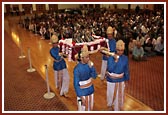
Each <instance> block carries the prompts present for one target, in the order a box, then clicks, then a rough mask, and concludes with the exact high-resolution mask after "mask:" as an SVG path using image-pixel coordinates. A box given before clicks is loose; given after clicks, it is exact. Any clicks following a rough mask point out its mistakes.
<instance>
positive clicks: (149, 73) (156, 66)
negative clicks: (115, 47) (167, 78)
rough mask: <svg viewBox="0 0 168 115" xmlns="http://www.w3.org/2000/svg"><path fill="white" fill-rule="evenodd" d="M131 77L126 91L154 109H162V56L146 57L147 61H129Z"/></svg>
mask: <svg viewBox="0 0 168 115" xmlns="http://www.w3.org/2000/svg"><path fill="white" fill-rule="evenodd" d="M129 66H130V76H131V79H130V80H129V81H128V82H127V88H126V92H127V93H128V94H130V95H131V96H133V97H134V98H136V99H138V100H140V101H141V102H143V103H145V104H146V105H148V106H150V107H151V108H152V109H154V110H156V111H163V110H164V57H163V56H155V57H148V60H147V61H143V62H136V61H133V60H132V59H131V56H130V61H129Z"/></svg>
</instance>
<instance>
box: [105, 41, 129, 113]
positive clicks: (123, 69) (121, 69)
mask: <svg viewBox="0 0 168 115" xmlns="http://www.w3.org/2000/svg"><path fill="white" fill-rule="evenodd" d="M124 49H125V44H124V42H123V41H122V40H118V41H117V43H116V55H118V56H119V58H118V59H116V58H114V57H112V56H110V57H109V58H108V60H107V71H106V80H107V106H108V107H110V108H111V109H112V105H114V110H115V111H119V110H122V107H123V104H124V88H125V83H124V81H126V80H129V78H130V76H129V66H128V57H127V56H125V55H123V53H124Z"/></svg>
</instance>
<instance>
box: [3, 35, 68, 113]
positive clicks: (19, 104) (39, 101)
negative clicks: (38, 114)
mask: <svg viewBox="0 0 168 115" xmlns="http://www.w3.org/2000/svg"><path fill="white" fill-rule="evenodd" d="M4 43H5V44H4V50H5V51H4V52H5V54H4V111H44V110H45V111H67V110H68V108H67V107H66V105H65V104H64V103H62V102H61V100H60V99H59V97H58V96H57V95H55V97H54V98H52V99H49V100H47V99H45V98H44V97H43V95H44V94H45V93H46V92H47V86H46V83H45V81H44V80H43V79H42V77H40V75H39V74H38V72H33V73H28V72H27V69H28V68H27V67H29V63H28V59H27V58H26V59H19V58H18V57H19V56H18V54H19V49H18V47H17V46H16V44H14V42H13V41H12V39H11V38H10V36H8V34H7V33H6V34H5V40H4Z"/></svg>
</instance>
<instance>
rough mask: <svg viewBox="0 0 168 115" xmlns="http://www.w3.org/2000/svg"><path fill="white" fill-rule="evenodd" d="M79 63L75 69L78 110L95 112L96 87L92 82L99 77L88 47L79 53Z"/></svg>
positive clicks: (84, 47)
mask: <svg viewBox="0 0 168 115" xmlns="http://www.w3.org/2000/svg"><path fill="white" fill-rule="evenodd" d="M78 58H79V59H80V61H79V63H78V64H77V65H76V66H75V68H74V88H75V92H76V95H77V102H78V103H77V104H78V110H79V111H80V110H82V111H90V110H93V103H94V99H93V98H94V86H93V83H92V80H93V79H95V78H96V77H97V73H96V70H95V67H94V66H93V62H91V61H90V59H89V51H88V47H87V46H86V45H84V46H83V48H82V49H81V52H79V53H78Z"/></svg>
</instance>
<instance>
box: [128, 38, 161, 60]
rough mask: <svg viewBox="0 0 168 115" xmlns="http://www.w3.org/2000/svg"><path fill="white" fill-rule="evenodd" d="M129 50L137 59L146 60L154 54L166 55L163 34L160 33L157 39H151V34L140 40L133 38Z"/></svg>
mask: <svg viewBox="0 0 168 115" xmlns="http://www.w3.org/2000/svg"><path fill="white" fill-rule="evenodd" d="M129 51H130V53H131V54H132V58H133V59H134V60H136V61H146V60H147V57H152V56H164V38H163V35H160V36H159V37H158V38H157V39H151V38H149V36H146V38H141V39H138V40H135V39H131V41H130V43H129Z"/></svg>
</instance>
